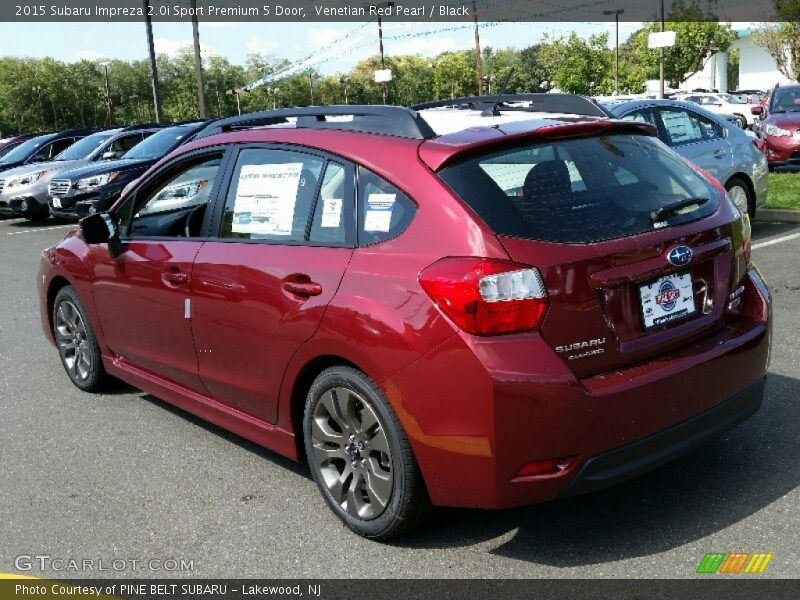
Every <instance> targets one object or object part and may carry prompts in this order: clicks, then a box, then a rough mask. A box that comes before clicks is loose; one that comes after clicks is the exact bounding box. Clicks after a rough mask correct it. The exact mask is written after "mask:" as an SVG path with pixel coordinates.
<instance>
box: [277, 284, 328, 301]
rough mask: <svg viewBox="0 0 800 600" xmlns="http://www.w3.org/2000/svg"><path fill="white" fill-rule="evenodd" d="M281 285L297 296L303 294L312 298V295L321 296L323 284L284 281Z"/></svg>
mask: <svg viewBox="0 0 800 600" xmlns="http://www.w3.org/2000/svg"><path fill="white" fill-rule="evenodd" d="M281 287H282V288H283V289H284V290H285V291H287V292H289V293H290V294H294V295H295V296H302V297H304V298H310V297H311V296H319V295H320V294H321V293H322V286H321V285H320V284H318V283H314V282H313V281H310V282H300V281H284V282H283V283H282V284H281Z"/></svg>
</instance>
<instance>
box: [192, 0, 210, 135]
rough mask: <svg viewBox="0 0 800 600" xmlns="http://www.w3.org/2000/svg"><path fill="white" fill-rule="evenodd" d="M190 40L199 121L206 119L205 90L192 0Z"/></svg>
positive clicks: (194, 2)
mask: <svg viewBox="0 0 800 600" xmlns="http://www.w3.org/2000/svg"><path fill="white" fill-rule="evenodd" d="M192 39H193V40H194V70H195V74H196V76H197V107H198V116H199V117H200V118H201V119H207V118H208V107H207V106H206V88H205V85H203V59H202V58H200V29H199V27H198V24H197V0H192Z"/></svg>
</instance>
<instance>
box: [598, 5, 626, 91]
mask: <svg viewBox="0 0 800 600" xmlns="http://www.w3.org/2000/svg"><path fill="white" fill-rule="evenodd" d="M624 12H625V9H624V8H617V9H615V10H604V11H603V14H604V15H607V16H610V15H614V21H615V22H616V29H617V33H616V36H617V37H616V43H615V44H614V46H615V47H614V54H615V59H614V95H615V96H618V95H619V16H620V15H621V14H622V13H624Z"/></svg>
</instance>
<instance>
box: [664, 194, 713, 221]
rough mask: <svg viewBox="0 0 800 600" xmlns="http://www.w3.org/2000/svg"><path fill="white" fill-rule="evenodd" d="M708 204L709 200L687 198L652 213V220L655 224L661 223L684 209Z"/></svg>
mask: <svg viewBox="0 0 800 600" xmlns="http://www.w3.org/2000/svg"><path fill="white" fill-rule="evenodd" d="M706 202H708V198H686V200H679V201H678V202H673V203H672V204H667V205H666V206H662V207H661V208H659V209H657V210H654V211H653V212H651V213H650V220H651V221H652V222H653V223H657V222H659V221H663V220H664V219H666V218H667V217H669V216H672V215H674V214H675V213H676V212H678V211H679V210H680V209H682V208H686V207H687V206H693V205H695V204H696V205H697V206H702V205H703V204H705V203H706Z"/></svg>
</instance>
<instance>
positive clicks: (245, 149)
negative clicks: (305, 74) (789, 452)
mask: <svg viewBox="0 0 800 600" xmlns="http://www.w3.org/2000/svg"><path fill="white" fill-rule="evenodd" d="M543 96H544V97H542V98H539V97H538V96H537V97H536V98H535V100H534V101H533V102H529V103H527V104H526V103H525V102H524V100H525V98H526V97H517V96H514V97H512V99H513V102H512V99H509V100H508V101H507V102H503V103H499V104H498V105H497V106H494V107H492V106H491V105H490V106H489V108H488V109H487V110H486V111H483V110H482V109H483V108H484V107H483V106H482V105H481V102H480V100H475V99H473V100H471V101H469V104H470V107H471V108H470V109H466V110H453V109H452V108H447V107H438V108H437V107H430V108H424V109H423V108H422V107H420V108H419V110H416V111H415V110H410V109H407V108H399V107H368V106H364V107H354V106H347V107H323V108H307V109H293V110H284V111H272V112H265V113H254V114H251V115H245V116H242V117H233V118H231V119H229V120H222V121H219V122H217V123H215V124H214V125H213V126H211V127H210V129H209V130H208V131H206V132H204V134H202V136H201V137H200V138H199V139H197V140H195V141H194V142H192V143H190V144H188V145H186V146H184V147H181V148H180V149H179V150H177V151H176V152H174V153H172V154H171V155H170V156H168V157H166V158H165V159H164V160H162V161H160V163H159V164H157V165H155V166H154V167H153V168H152V169H150V170H149V171H148V172H147V173H146V174H145V175H143V176H142V177H141V178H140V179H139V180H138V181H137V183H136V184H135V185H134V186H133V187H132V188H131V189H130V190H128V191H127V192H126V193H125V194H124V195H123V197H122V198H121V199H120V200H119V201H118V202H117V203H116V204H115V206H114V207H113V208H112V209H111V211H110V212H108V213H98V214H97V215H93V216H90V217H87V218H86V219H84V220H83V222H82V224H81V227H80V230H79V231H76V232H73V233H71V234H69V235H68V236H67V238H66V239H65V240H64V241H62V242H61V243H59V244H58V245H57V246H55V247H53V248H50V249H47V250H46V251H44V253H43V260H42V267H41V272H40V276H39V289H40V293H41V314H42V322H43V326H44V329H45V332H46V333H47V335H48V336H49V337H50V338H51V339H52V340H53V341H54V343H55V345H56V346H57V348H58V351H59V353H60V356H61V360H62V362H63V364H64V368H65V370H66V372H67V374H68V376H69V377H70V378H71V380H72V381H73V383H74V384H75V385H76V386H78V387H79V388H81V389H83V390H86V391H92V392H94V391H98V390H101V389H102V386H103V384H104V383H106V381H107V379H108V378H109V377H116V378H119V379H122V380H124V381H126V382H128V383H130V384H132V385H134V386H136V387H138V388H141V389H142V390H145V391H147V392H149V393H151V394H153V395H155V396H158V397H160V398H163V399H165V400H166V401H168V402H171V403H173V404H175V405H177V406H179V407H181V408H183V409H185V410H187V411H189V412H191V413H194V414H196V415H199V416H201V417H203V418H205V419H207V420H209V421H211V422H213V423H216V424H218V425H220V426H222V427H225V428H227V429H229V430H231V431H233V432H235V433H237V434H239V435H241V436H243V437H245V438H248V439H250V440H253V441H255V442H257V443H259V444H262V445H264V446H266V447H268V448H271V449H273V450H275V451H277V452H280V453H281V454H284V455H286V456H289V457H291V458H294V459H301V458H304V459H305V460H307V461H308V463H309V465H310V469H311V473H312V474H313V478H314V481H315V482H316V484H317V485H318V487H319V489H320V491H321V493H322V496H323V497H324V499H325V501H326V502H327V503H328V505H329V506H330V508H331V509H332V510H333V512H334V513H335V514H336V515H337V516H338V517H339V518H341V519H342V520H343V521H344V522H345V523H346V524H347V525H348V526H349V527H350V528H351V529H352V530H353V531H355V532H357V533H359V534H361V535H363V536H367V537H370V538H374V539H388V538H391V537H393V536H397V535H400V534H401V533H403V532H406V531H408V530H409V528H411V527H412V526H414V525H415V524H417V523H419V522H420V520H421V519H422V518H423V516H424V515H425V514H426V513H427V512H428V511H427V509H428V508H429V507H430V506H431V505H440V506H461V507H481V508H501V507H511V506H518V505H523V504H528V503H534V502H540V501H544V500H551V499H554V498H558V497H563V496H569V495H573V494H578V493H584V492H589V491H592V490H596V489H599V488H602V487H604V486H608V485H611V484H614V483H617V482H620V481H623V480H625V479H628V478H630V477H633V476H636V475H638V474H640V473H642V472H644V471H646V470H648V469H651V468H654V467H657V466H659V465H661V464H663V463H664V462H666V461H668V460H670V459H672V458H674V457H676V456H679V455H681V454H683V453H685V452H687V451H689V450H691V449H693V448H695V447H697V446H698V445H700V444H701V443H703V442H705V441H707V440H708V439H709V438H711V437H712V436H714V435H716V434H719V433H721V432H723V431H725V430H728V429H730V428H732V427H733V426H735V425H736V424H738V423H739V422H741V421H743V420H744V419H746V418H747V417H748V416H750V415H751V414H753V413H754V412H755V411H756V410H757V409H758V407H759V406H760V403H761V400H762V395H763V389H764V382H765V373H766V367H767V361H768V358H769V343H770V326H769V321H770V304H769V294H768V291H767V289H766V287H765V285H764V283H763V281H762V278H761V277H760V276H759V273H758V271H757V269H756V268H755V266H754V265H753V264H752V263H751V261H750V231H749V221H748V218H747V216H746V215H743V214H741V213H740V212H739V210H738V209H737V208H736V207H735V205H734V204H733V203H732V202H731V201H730V200H729V199H728V198H727V197H726V194H725V189H724V188H723V187H722V186H721V185H720V184H719V183H718V182H717V181H716V180H713V179H711V178H710V177H709V176H706V175H704V173H702V172H700V171H698V170H697V169H696V168H694V167H692V166H691V165H690V164H689V163H688V162H686V161H685V160H684V159H682V158H680V157H679V156H678V155H677V154H675V153H673V152H672V151H671V150H670V149H668V148H667V147H666V146H664V145H663V144H662V143H661V142H660V141H659V140H658V139H657V138H656V137H655V133H656V132H655V130H654V129H653V128H652V127H651V126H649V125H646V124H640V123H634V122H623V121H614V120H610V119H608V118H606V117H605V116H604V114H603V113H602V111H601V110H600V109H598V108H597V107H596V106H595V105H593V104H591V103H590V102H588V101H585V100H583V99H580V98H577V97H573V96H559V95H550V94H548V95H543ZM448 102H452V103H456V102H457V101H455V100H453V101H448ZM514 102H518V104H514ZM534 107H535V110H536V111H537V112H529V111H533V110H534ZM564 113H574V114H564ZM579 113H582V114H579ZM275 125H277V126H275Z"/></svg>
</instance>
